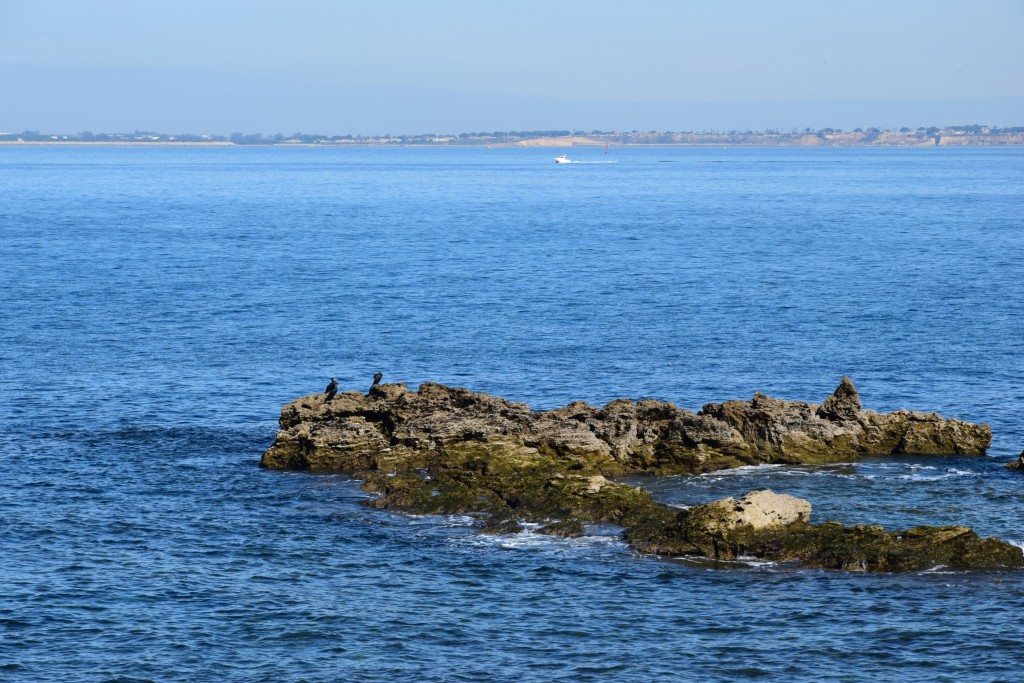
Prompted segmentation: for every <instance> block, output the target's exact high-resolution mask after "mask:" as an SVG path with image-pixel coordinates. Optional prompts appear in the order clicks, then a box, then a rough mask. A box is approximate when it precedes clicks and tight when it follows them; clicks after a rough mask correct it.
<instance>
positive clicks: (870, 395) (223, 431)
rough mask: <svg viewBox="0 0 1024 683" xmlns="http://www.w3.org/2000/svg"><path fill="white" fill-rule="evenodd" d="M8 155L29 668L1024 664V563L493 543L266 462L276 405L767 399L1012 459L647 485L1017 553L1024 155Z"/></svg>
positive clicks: (4, 389)
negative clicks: (936, 422) (777, 502)
mask: <svg viewBox="0 0 1024 683" xmlns="http://www.w3.org/2000/svg"><path fill="white" fill-rule="evenodd" d="M556 153H557V152H555V151H553V150H546V149H490V150H489V149H309V148H301V149H281V148H228V149H221V148H197V149H192V148H189V149H174V148H165V149H152V148H119V147H100V148H68V147H41V148H13V147H6V148H3V147H0V429H2V432H0V433H2V439H0V462H2V463H3V465H4V474H3V477H2V483H0V557H2V558H3V559H2V562H0V680H5V681H6V680H10V681H651V680H665V681H710V680H722V681H726V680H728V681H737V680H741V681H742V680H786V681H820V680H834V681H867V680H872V681H875V680H901V681H975V680H977V681H1018V680H1020V679H1021V678H1022V676H1024V674H1022V671H1021V668H1022V664H1021V663H1022V662H1024V628H1022V626H1024V616H1022V615H1024V572H1009V571H1005V572H1000V571H996V572H951V571H948V570H945V569H943V568H941V567H940V568H935V569H933V570H931V571H927V572H922V573H914V574H905V575H895V574H870V575H864V574H852V573H841V572H830V571H817V570H805V569H800V568H797V567H792V566H788V565H772V564H759V563H738V564H734V565H708V564H702V563H699V562H682V561H678V560H674V559H672V558H660V559H659V558H652V557H645V556H638V555H636V554H634V553H632V552H631V551H630V550H629V549H628V548H627V547H626V546H625V545H624V544H623V543H621V542H620V541H619V539H618V536H617V530H616V529H614V528H607V527H594V528H592V529H590V530H589V532H588V535H587V536H585V537H583V538H581V539H575V540H561V539H552V538H549V537H544V536H538V535H531V534H529V533H523V534H520V535H516V536H499V537H487V536H480V535H477V534H475V533H474V530H473V527H472V524H471V521H470V520H469V519H467V518H464V517H414V516H408V515H402V514H397V513H391V512H385V511H379V510H369V509H367V508H365V507H364V506H362V505H361V503H362V501H363V500H365V498H366V495H365V494H364V493H363V492H361V491H360V490H359V488H358V483H357V482H352V481H350V480H348V479H347V478H345V477H343V476H329V475H311V474H306V473H289V472H271V471H265V470H261V469H260V468H259V467H258V460H259V456H260V454H261V453H262V451H263V450H264V449H265V448H266V447H267V446H268V445H269V444H270V443H271V442H272V440H273V437H274V430H275V426H276V419H277V416H278V413H279V410H280V407H281V406H282V405H283V404H285V403H287V402H289V401H290V400H292V399H294V398H296V397H298V396H300V395H304V394H308V393H313V392H317V391H321V390H322V389H323V386H324V385H325V384H326V381H327V378H328V377H330V376H332V375H333V376H337V377H338V378H339V380H340V383H341V384H342V387H343V388H344V389H366V388H367V387H368V385H369V381H370V377H371V376H372V375H373V373H374V372H375V371H377V370H381V371H383V373H384V376H385V381H404V382H408V383H409V384H410V385H411V386H413V387H414V386H416V385H417V384H418V383H419V382H421V381H427V380H430V381H438V382H443V383H447V384H454V385H460V386H465V387H468V388H471V389H474V390H480V391H487V392H491V393H495V394H498V395H501V396H505V397H508V398H511V399H514V400H518V401H524V402H527V403H529V404H531V405H532V406H534V407H535V408H552V407H556V406H558V405H562V404H565V403H567V402H569V401H572V400H577V399H582V400H587V401H589V402H591V403H595V404H602V403H604V402H606V401H608V400H611V399H614V398H618V397H632V398H641V397H657V398H660V399H664V400H670V401H673V402H675V403H676V404H678V405H680V406H682V407H686V408H690V409H693V410H696V409H699V408H700V406H701V405H702V404H704V403H707V402H710V401H720V400H725V399H730V398H744V399H745V398H749V397H750V396H751V395H752V394H753V393H754V392H755V391H763V392H765V393H768V394H771V395H774V396H780V397H784V398H791V399H800V400H808V401H815V402H817V401H820V400H822V399H823V398H824V397H825V396H827V395H828V394H829V393H830V392H831V391H832V389H833V388H834V387H835V386H836V384H838V382H839V379H840V378H841V377H842V376H843V375H849V376H850V377H852V378H853V380H854V381H855V383H856V384H857V386H858V388H859V389H860V392H861V397H862V399H863V401H864V403H865V406H866V407H868V408H872V409H876V410H883V411H888V410H894V409H898V408H912V409H922V410H935V411H938V412H940V413H942V414H944V415H947V416H955V417H960V418H964V419H969V420H974V421H986V422H988V423H990V424H991V425H992V427H993V430H994V439H993V446H992V448H991V450H990V456H989V457H986V458H954V457H943V458H907V457H893V458H880V459H872V460H866V461H862V462H856V463H848V464H841V465H828V466H821V467H810V466H801V467H783V466H767V467H760V468H743V469H740V470H736V471H730V472H720V473H713V474H710V475H704V476H700V477H667V478H663V479H640V480H639V481H640V483H643V485H645V486H647V487H649V488H651V489H652V490H653V491H654V492H655V493H656V494H657V495H658V496H659V497H660V498H661V499H663V500H666V501H669V502H672V503H676V504H681V505H692V504H695V503H700V502H704V501H707V500H711V499H714V498H718V497H722V496H726V495H740V494H743V493H745V492H747V491H750V490H753V489H756V488H763V487H769V488H771V489H773V490H775V491H777V492H784V493H789V494H792V495H798V496H801V497H805V498H808V499H809V500H811V502H812V504H813V505H814V520H817V521H824V520H826V519H833V520H837V521H841V522H844V523H849V524H852V523H880V524H885V525H887V526H889V527H893V528H906V527H910V526H914V525H918V524H958V523H964V524H969V525H971V526H973V527H974V528H975V529H977V530H978V531H979V532H980V533H982V534H983V535H995V536H998V537H1001V538H1004V539H1008V540H1011V541H1014V542H1016V543H1018V544H1020V543H1024V523H1022V522H1021V517H1020V510H1021V503H1022V502H1024V476H1021V475H1020V474H1019V473H1015V472H1010V471H1008V470H1005V469H1004V468H1003V467H1002V466H1003V464H1005V463H1006V462H1008V461H1010V460H1012V459H1014V458H1015V456H1016V455H1017V453H1019V452H1020V450H1021V449H1022V448H1024V150H1014V149H983V148H966V149H907V150H901V149H657V148H650V149H642V148H632V149H613V150H611V153H610V154H608V155H607V156H606V155H605V154H604V153H603V151H602V150H572V151H571V152H570V157H573V158H575V159H577V160H579V161H583V162H592V163H579V164H568V165H556V164H554V163H552V161H551V158H552V157H553V156H554V155H555V154H556Z"/></svg>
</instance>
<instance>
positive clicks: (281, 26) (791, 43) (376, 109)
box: [0, 0, 1024, 135]
mask: <svg viewBox="0 0 1024 683" xmlns="http://www.w3.org/2000/svg"><path fill="white" fill-rule="evenodd" d="M1022 27H1024V0H972V2H970V3H967V2H963V1H962V0H956V1H949V0H929V1H918V0H887V1H885V2H882V1H874V0H861V1H852V0H834V1H830V2H822V1H821V0H814V1H811V0H771V1H764V0H761V1H757V0H718V1H715V2H711V1H710V0H708V1H697V0H631V1H630V2H622V1H619V2H613V1H610V0H586V1H583V0H543V1H541V0H518V1H517V2H492V1H487V0H474V1H471V0H434V1H432V2H426V1H422V0H421V1H418V2H417V1H413V0H374V1H373V2H369V1H366V2H355V1H345V0H335V1H329V0H290V1H289V2H269V1H265V0H247V1H245V2H238V1H234V0H221V1H218V0H204V1H203V2H197V1H194V0H176V1H175V2H165V1H158V0H151V1H148V2H139V1H138V0H90V1H88V2H85V1H71V0H0V131H13V132H20V131H22V130H40V131H43V132H56V133H76V132H80V131H84V130H89V131H92V132H131V131H135V130H154V131H159V132H166V133H212V134H229V133H231V132H235V131H239V132H244V133H254V132H260V133H264V134H272V133H278V132H280V133H284V134H286V135H287V134H290V133H293V132H300V131H301V132H305V133H324V134H329V135H344V134H353V135H356V134H359V135H378V134H384V133H392V134H401V133H407V134H416V133H445V132H447V133H458V132H471V131H494V130H538V129H557V130H562V129H574V130H593V129H600V130H675V131H684V130H687V131H690V130H692V131H701V130H731V129H738V130H745V129H752V130H763V129H766V128H779V129H783V130H790V129H791V128H799V129H803V128H804V127H811V128H815V129H817V128H823V127H832V128H846V129H852V128H855V127H863V128H866V127H869V126H878V127H900V126H908V127H911V128H916V127H918V126H932V125H936V126H943V125H948V124H956V123H961V124H966V123H980V124H989V125H1002V126H1011V125H1024V39H1021V37H1020V35H1021V34H1022V31H1024V28H1022Z"/></svg>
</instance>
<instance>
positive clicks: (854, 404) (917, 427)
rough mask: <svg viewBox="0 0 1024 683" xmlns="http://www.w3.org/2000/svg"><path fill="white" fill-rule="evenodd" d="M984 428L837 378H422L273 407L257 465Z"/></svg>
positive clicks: (671, 468) (971, 436)
mask: <svg viewBox="0 0 1024 683" xmlns="http://www.w3.org/2000/svg"><path fill="white" fill-rule="evenodd" d="M991 439H992V431H991V429H990V428H989V427H988V425H984V424H982V425H977V424H971V423H968V422H962V421H960V420H955V419H948V420H947V419H943V418H942V417H940V416H938V415H936V414H934V413H920V412H913V411H907V410H899V411H896V412H893V413H886V414H881V413H876V412H874V411H871V410H863V409H862V408H861V403H860V397H859V396H858V394H857V390H856V388H854V386H853V383H852V382H851V381H850V380H849V379H848V378H843V381H842V383H841V384H840V385H839V387H838V388H837V389H836V391H835V393H833V394H832V395H831V396H829V397H828V398H827V399H825V401H824V402H823V403H822V404H821V405H820V406H818V405H814V404H810V403H804V402H802V401H785V400H781V399H776V398H770V397H768V396H765V395H764V394H760V393H759V394H755V395H754V397H753V399H751V400H750V401H726V402H725V403H711V404H708V405H706V406H704V407H703V408H702V409H701V411H700V412H698V413H692V412H690V411H688V410H683V409H680V408H677V407H676V406H674V405H673V404H671V403H665V402H662V401H655V400H644V401H637V402H634V401H630V400H628V399H619V400H616V401H612V402H611V403H608V404H607V405H605V406H604V407H603V408H595V407H593V406H590V405H588V404H586V403H582V402H577V403H571V404H569V405H568V406H565V407H564V408H558V409H557V410H550V411H531V410H530V408H529V406H527V405H525V404H523V403H513V402H511V401H506V400H505V399H502V398H497V397H494V396H489V395H487V394H480V393H475V392H472V391H467V390H466V389H458V388H453V387H446V386H442V385H440V384H434V383H431V382H426V383H424V384H422V385H421V386H420V388H419V391H416V392H411V391H408V389H407V388H406V386H405V385H404V384H382V385H378V386H376V387H374V388H373V389H372V390H371V391H370V393H369V394H365V395H364V394H361V393H358V392H345V393H342V394H338V395H337V396H336V397H335V398H334V400H333V401H331V402H330V403H326V402H325V400H324V395H322V394H314V395H312V396H306V397H304V398H301V399H298V400H297V401H294V402H292V403H290V404H289V405H287V406H285V407H284V409H283V410H282V411H281V431H279V432H278V434H277V439H276V441H275V442H274V445H273V446H271V448H270V449H269V450H268V451H267V452H266V454H265V455H264V456H263V465H264V466H266V467H285V468H293V469H312V470H334V471H336V470H341V471H347V472H358V471H363V470H367V469H372V470H377V471H382V470H389V469H390V470H396V469H406V467H404V466H403V465H406V464H408V463H411V462H420V461H423V460H424V459H425V458H426V459H429V457H431V456H436V455H441V456H444V455H445V454H448V453H452V452H465V451H467V450H468V451H472V450H484V451H488V452H500V453H502V454H503V457H504V458H505V459H506V460H509V461H520V460H521V461H530V460H535V459H537V458H565V459H567V460H569V461H577V462H578V463H579V464H580V465H581V466H584V465H585V466H586V467H587V468H588V469H593V470H595V471H598V472H600V473H603V474H605V475H619V474H624V473H630V472H655V473H689V472H706V471H710V470H715V469H723V468H727V467H736V466H739V465H752V464H759V463H768V462H783V463H797V462H829V461H839V460H846V459H850V458H855V457H858V456H864V455H888V454H891V453H907V454H930V453H933V454H951V455H953V454H955V455H983V454H984V453H985V450H986V449H987V448H988V446H989V443H990V442H991Z"/></svg>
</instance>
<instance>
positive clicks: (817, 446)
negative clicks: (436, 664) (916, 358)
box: [260, 378, 1021, 570]
mask: <svg viewBox="0 0 1024 683" xmlns="http://www.w3.org/2000/svg"><path fill="white" fill-rule="evenodd" d="M325 399H326V395H325V394H314V395H312V396H306V397H304V398H300V399H298V400H296V401H293V402H292V403H290V404H289V405H287V406H285V407H284V408H283V409H282V411H281V419H280V425H281V429H280V430H279V431H278V433H277V437H276V439H275V441H274V443H273V445H272V446H271V447H270V448H269V449H268V450H267V451H266V453H264V454H263V458H262V460H261V463H260V464H261V465H262V466H263V467H267V468H278V469H303V470H312V471H319V472H345V473H348V474H351V475H353V476H355V477H358V478H359V479H361V480H363V487H364V488H365V489H366V490H367V491H370V492H372V493H374V494H376V495H375V497H374V498H372V499H371V500H369V501H368V502H367V504H368V505H369V506H371V507H375V508H381V509H394V510H401V511H405V512H413V513H421V514H455V513H469V514H474V515H477V516H479V517H480V518H481V520H482V528H481V532H482V533H517V532H519V531H521V530H522V528H523V527H522V523H523V522H533V523H541V524H544V525H546V526H544V527H543V528H542V529H541V530H540V531H539V532H540V533H547V534H551V535H560V536H578V535H580V534H582V533H583V529H584V523H596V522H608V523H613V524H617V525H620V526H622V527H625V528H626V538H627V540H628V541H629V542H630V544H631V545H632V546H633V547H634V548H636V549H637V550H638V551H640V552H647V553H659V554H679V555H700V556H705V557H709V558H713V559H731V558H735V557H738V556H741V555H743V556H746V555H749V556H753V557H761V558H766V559H781V560H799V561H801V562H804V563H806V564H809V565H812V566H822V567H838V568H844V569H878V570H902V569H913V568H926V567H928V566H933V565H934V564H946V565H947V566H953V567H961V566H963V567H967V566H971V567H992V566H1020V564H1021V563H1018V560H1019V556H1020V555H1021V551H1020V549H1019V548H1016V547H1015V546H1011V545H1009V544H1005V543H1003V542H1001V541H996V540H993V539H980V538H978V537H977V536H976V535H975V534H974V533H973V532H972V531H970V530H969V529H966V528H964V527H939V528H928V527H920V528H918V529H913V530H910V531H906V532H901V533H892V532H885V531H884V530H882V529H881V528H880V527H849V528H845V527H842V526H840V525H835V524H831V525H830V524H823V525H820V526H811V525H810V524H809V516H810V504H809V503H807V502H806V501H800V500H799V499H793V498H790V497H789V496H777V495H776V494H770V492H767V493H755V494H751V495H750V496H748V497H746V498H744V499H741V500H740V501H736V500H733V499H725V500H724V501H718V502H716V503H713V504H709V505H706V506H701V507H699V508H694V509H692V510H684V511H682V512H680V511H679V510H678V509H677V508H673V507H670V506H667V505H664V504H662V503H659V502H657V501H655V500H654V499H653V498H652V497H651V494H650V493H649V492H648V491H645V490H643V489H641V488H637V487H633V486H629V485H627V484H625V483H622V482H618V481H613V480H610V479H609V478H608V477H619V476H623V475H626V474H635V473H651V474H668V473H701V472H707V471H712V470H718V469H724V468H730V467H738V466H742V465H757V464H763V463H803V462H811V463H814V462H830V461H837V460H845V459H850V458H853V457H859V456H867V455H885V454H891V453H916V454H926V453H934V454H960V455H983V454H984V453H985V450H986V449H987V447H988V445H989V443H990V441H991V429H990V428H989V427H988V425H984V424H982V425H977V424H971V423H968V422H962V421H960V420H955V419H944V418H942V417H940V416H938V415H936V414H934V413H919V412H911V411H902V410H901V411H896V412H894V413H888V414H879V413H875V412H873V411H869V410H863V409H862V408H861V404H860V397H859V396H858V394H857V390H856V388H854V386H853V383H852V382H851V381H850V380H849V379H847V378H843V381H842V382H841V384H840V385H839V387H838V388H837V389H836V391H835V392H834V393H833V394H832V395H831V396H829V397H828V398H827V399H826V400H825V401H824V402H823V403H822V404H821V405H814V404H809V403H803V402H799V401H784V400H780V399H774V398H770V397H768V396H764V395H763V394H755V396H754V398H753V399H751V400H750V401H727V402H725V403H721V404H708V405H706V406H704V408H703V409H702V410H701V411H700V412H698V413H692V412H690V411H687V410H682V409H679V408H677V407H676V406H674V405H673V404H671V403H666V402H662V401H655V400H643V401H636V402H634V401H630V400H627V399H619V400H616V401H612V402H610V403H608V404H607V405H605V406H604V407H603V408H595V407H593V406H590V405H588V404H586V403H582V402H576V403H571V404H569V405H568V406H565V407H563V408H558V409H556V410H550V411H532V410H530V408H529V406H527V405H525V404H523V403H514V402H512V401H507V400H505V399H502V398H498V397H494V396H489V395H487V394H482V393H476V392H472V391H468V390H466V389H460V388H454V387H446V386H443V385H440V384H434V383H430V382H427V383H424V384H422V385H421V386H420V387H419V390H418V391H415V392H413V391H409V390H408V389H407V387H406V385H404V384H381V385H377V386H374V387H373V388H372V389H371V390H370V392H369V393H368V394H362V393H359V392H351V391H350V392H344V393H340V394H337V395H336V396H335V397H334V398H333V400H332V401H329V402H328V401H326V400H325ZM768 494H770V495H768ZM765 506H767V507H768V508H770V510H766V509H765ZM737 515H738V516H737ZM951 529H956V530H961V529H962V530H963V531H962V532H960V531H957V532H956V533H953V532H952V531H950V530H951ZM1015 563H1016V564H1015Z"/></svg>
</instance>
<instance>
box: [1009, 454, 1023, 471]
mask: <svg viewBox="0 0 1024 683" xmlns="http://www.w3.org/2000/svg"><path fill="white" fill-rule="evenodd" d="M1006 467H1007V469H1011V470H1020V471H1022V472H1024V451H1021V452H1020V457H1018V458H1017V461H1016V462H1011V463H1010V464H1009V465H1007V466H1006Z"/></svg>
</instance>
